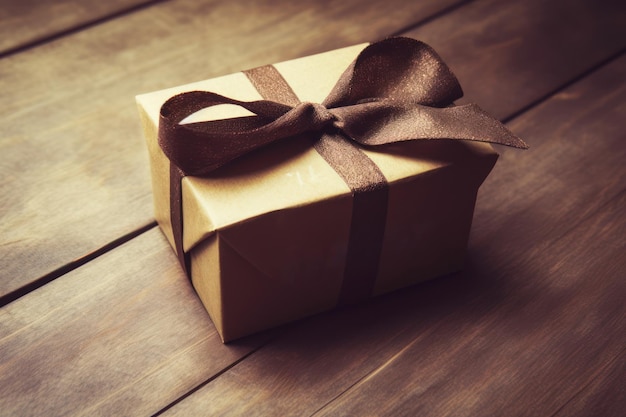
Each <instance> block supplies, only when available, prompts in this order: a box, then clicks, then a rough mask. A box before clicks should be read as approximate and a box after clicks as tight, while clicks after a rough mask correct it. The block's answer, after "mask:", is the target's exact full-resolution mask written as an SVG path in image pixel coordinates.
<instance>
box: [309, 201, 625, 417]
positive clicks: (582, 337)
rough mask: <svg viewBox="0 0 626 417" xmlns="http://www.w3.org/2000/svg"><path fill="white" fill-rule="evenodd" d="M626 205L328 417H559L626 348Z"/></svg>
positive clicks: (413, 347)
mask: <svg viewBox="0 0 626 417" xmlns="http://www.w3.org/2000/svg"><path fill="white" fill-rule="evenodd" d="M625 204H626V193H622V194H621V195H620V198H616V199H614V200H612V202H611V203H610V204H609V205H608V206H607V207H606V208H604V209H603V210H602V211H601V212H600V213H598V214H597V215H595V216H591V217H589V218H588V219H587V221H584V222H582V223H581V224H580V225H579V227H577V228H576V229H574V230H573V231H572V232H570V233H567V235H566V236H564V237H563V238H562V239H558V240H557V241H555V242H552V243H551V245H550V246H551V249H550V250H549V251H546V252H547V253H546V256H543V257H541V258H540V259H539V261H537V260H536V259H535V258H530V259H528V257H525V258H526V259H525V261H526V264H527V265H528V264H532V266H533V267H534V268H535V271H534V274H528V273H526V274H523V272H520V271H521V270H522V268H521V267H520V268H517V269H516V270H514V272H516V273H517V275H518V279H524V278H525V279H527V280H528V281H527V282H526V283H523V282H515V281H516V279H508V280H506V284H505V285H504V287H505V288H504V290H505V291H506V292H507V294H506V295H500V300H498V302H497V303H495V305H494V303H493V300H494V299H495V297H497V295H496V294H493V293H492V294H489V296H486V297H483V299H482V300H479V301H477V302H476V304H473V305H470V306H467V307H466V308H464V309H461V310H460V311H457V312H456V314H455V315H454V316H452V317H450V318H448V319H447V320H446V323H445V324H443V325H442V326H440V327H439V328H438V329H437V331H436V332H435V333H434V334H433V335H432V336H431V338H429V339H428V340H424V339H423V338H421V339H417V340H416V341H415V342H412V343H410V344H409V345H407V346H406V347H405V348H404V349H403V350H402V351H401V352H400V353H399V354H398V355H396V356H395V357H393V358H392V359H391V360H390V361H388V362H387V363H385V364H384V365H383V366H381V367H379V368H377V369H376V370H375V371H373V372H371V373H370V374H369V375H367V376H366V377H365V378H364V379H363V380H362V381H359V383H358V384H356V385H355V386H353V387H350V389H349V390H348V391H347V392H345V393H342V395H341V396H340V397H339V398H338V399H337V400H336V401H334V402H333V403H331V404H330V405H329V406H328V407H326V408H324V409H323V410H322V412H320V413H319V415H321V416H324V415H331V416H336V415H362V414H363V412H365V411H367V412H369V413H373V414H374V415H414V414H419V415H432V416H441V415H459V416H475V415H499V414H503V413H506V414H507V415H512V416H522V415H528V416H536V415H545V416H551V415H554V413H555V412H557V411H558V410H559V409H561V407H562V406H563V405H564V404H566V403H567V402H569V401H570V399H571V398H572V397H574V396H575V395H576V394H577V393H578V392H579V391H580V390H581V388H583V387H585V386H586V385H588V384H589V382H590V381H592V380H593V378H594V377H595V375H596V373H597V371H598V369H602V368H603V367H604V366H606V365H607V364H614V363H615V360H616V358H617V357H618V356H620V354H621V353H622V351H623V349H624V346H626V332H624V330H625V329H626V307H625V306H624V303H623V300H624V296H625V295H626V284H625V283H624V281H623V279H621V278H622V271H623V270H624V268H625V267H626V256H625V255H624V253H626V245H625V244H624V242H623V236H624V235H625V234H626V221H624V220H625V218H624V216H623V208H624V205H625ZM600 239H606V240H608V241H609V242H611V244H610V245H608V246H601V245H594V242H596V241H598V240H600ZM587 246H591V248H588V247H587ZM548 255H549V256H550V257H552V258H553V259H554V258H557V259H559V262H558V263H556V264H555V262H554V260H553V259H550V257H549V256H548ZM536 271H542V272H540V273H536ZM543 271H545V272H543ZM533 275H534V276H535V277H536V278H535V279H532V278H533ZM590 277H597V279H590ZM487 305H489V308H488V309H484V307H485V306H487ZM471 313H473V316H471V315H470V314H471ZM476 313H478V314H476ZM468 317H471V321H470V320H468ZM363 398H367V400H366V401H359V399H363ZM625 405H626V403H622V404H621V406H620V407H619V409H620V411H621V412H623V409H624V406H625ZM611 408H615V407H611ZM570 411H572V412H573V411H574V409H573V408H572V409H571V410H570ZM567 415H580V416H586V415H588V414H585V413H582V414H569V413H568V414H567ZM601 415H605V414H601ZM612 415H615V416H617V415H618V414H612ZM619 415H621V414H619Z"/></svg>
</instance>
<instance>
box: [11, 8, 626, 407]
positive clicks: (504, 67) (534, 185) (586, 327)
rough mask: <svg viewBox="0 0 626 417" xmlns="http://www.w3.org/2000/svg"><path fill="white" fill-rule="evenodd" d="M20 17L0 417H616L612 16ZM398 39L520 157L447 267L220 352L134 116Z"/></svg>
mask: <svg viewBox="0 0 626 417" xmlns="http://www.w3.org/2000/svg"><path fill="white" fill-rule="evenodd" d="M38 3H44V2H34V1H24V2H21V3H18V2H11V1H10V0H6V1H5V0H1V1H0V5H1V6H2V7H0V17H2V19H1V20H0V22H1V23H0V39H1V40H2V41H1V42H0V103H2V106H0V174H1V177H0V178H2V179H1V180H0V195H2V198H1V199H0V301H1V303H0V306H2V307H1V308H0V415H7V416H9V415H10V416H14V415H90V416H91V415H154V414H166V415H185V416H187V415H312V414H319V415H390V416H397V415H407V416H408V415H433V416H442V415H529V416H537V415H545V416H552V415H558V416H571V415H576V416H589V415H592V416H593V415H602V416H619V415H622V413H623V409H626V395H625V394H624V392H625V391H624V383H623V381H624V377H625V376H626V374H625V373H624V364H625V363H626V361H625V359H626V357H625V351H626V304H625V303H624V299H625V296H626V281H624V279H623V278H624V270H626V243H625V242H626V240H625V239H624V236H626V210H625V208H624V207H626V194H625V193H624V188H625V185H626V168H625V164H624V161H626V146H625V145H624V140H626V137H625V134H624V131H623V126H624V122H623V120H624V118H625V117H626V86H625V83H624V80H625V79H626V58H625V57H624V55H623V52H624V46H625V44H626V42H625V40H626V7H625V6H624V5H622V2H617V1H595V0H576V1H565V0H561V1H554V2H544V1H540V0H531V1H526V2H513V1H510V2H506V1H504V2H503V1H495V0H491V1H490V0H484V1H474V2H469V1H452V0H450V1H447V2H440V1H435V0H430V1H423V2H404V1H402V0H388V1H384V2H383V1H379V0H375V1H374V0H372V1H367V2H362V1H357V0H346V1H343V2H331V1H313V0H308V1H304V2H298V3H294V2H287V1H275V0H274V1H266V2H258V1H252V0H249V1H225V0H214V1H208V0H205V1H191V0H188V1H187V0H179V1H168V2H164V1H152V2H148V1H131V0H126V1H123V0H118V1H113V2H104V3H103V4H102V5H99V6H94V7H92V8H89V9H86V8H84V7H81V4H82V2H76V1H71V0H67V1H63V2H56V3H52V2H47V3H46V4H38ZM105 4H106V5H105ZM381 10H384V13H381ZM59 11H62V13H61V14H62V17H56V16H57V15H59V13H60V12H59ZM5 16H9V17H10V19H8V20H7V19H4V17H5ZM50 16H54V18H50ZM18 29H20V30H18ZM393 34H404V35H407V36H411V37H414V38H417V39H421V40H424V41H426V42H427V43H429V44H431V45H432V46H433V47H434V48H435V49H436V50H437V51H438V52H439V53H440V54H441V55H442V56H443V58H444V59H445V60H446V62H447V63H448V64H449V65H450V66H451V67H452V69H453V71H454V72H455V73H456V75H457V76H458V78H459V79H460V81H461V84H462V85H463V87H464V90H465V91H466V98H465V99H463V100H464V101H474V102H477V103H479V104H480V105H481V106H482V107H483V108H485V109H487V110H488V111H489V112H491V113H492V114H494V115H496V116H497V117H499V118H500V119H502V120H505V121H507V123H508V125H509V127H510V128H511V129H512V130H513V131H514V132H516V133H517V134H519V135H520V136H522V137H523V138H524V139H525V140H526V141H527V142H528V143H529V144H530V145H531V149H530V150H528V151H526V152H519V151H516V150H510V149H499V151H501V158H500V160H499V162H498V164H497V165H496V168H495V169H494V171H493V172H492V174H491V175H490V177H489V178H488V179H487V181H486V182H485V184H484V185H483V187H482V188H481V191H480V193H479V199H478V204H477V208H476V212H475V220H474V225H473V230H472V236H471V240H470V248H469V259H468V265H467V267H466V269H465V270H464V271H463V272H461V273H458V274H454V275H451V276H447V277H442V278H440V279H437V280H434V281H431V282H428V283H424V284H421V285H418V286H416V287H413V288H410V289H407V290H404V291H400V292H396V293H393V294H390V295H387V296H384V297H380V298H378V299H374V300H371V301H369V302H367V303H364V304H362V305H359V306H355V307H351V308H345V309H342V310H338V311H334V312H330V313H326V314H322V315H319V316H316V317H312V318H310V319H306V320H303V321H300V322H297V323H293V324H291V325H288V326H284V327H282V328H279V329H275V330H273V331H269V332H265V333H261V334H259V335H255V336H252V337H249V338H246V339H243V340H240V341H238V342H235V343H232V344H228V345H223V344H221V342H220V341H219V337H218V336H217V334H216V332H215V329H214V328H213V325H212V324H211V322H210V320H209V319H208V317H207V315H206V313H205V311H204V309H203V307H202V306H201V304H200V302H199V301H198V300H197V298H196V296H195V295H194V293H193V290H192V289H191V288H190V287H189V285H188V282H187V281H186V278H185V277H184V276H183V274H182V272H181V271H180V268H179V267H178V265H177V263H176V259H175V256H174V255H173V253H172V251H171V249H170V247H169V246H168V245H167V242H166V241H165V239H164V238H163V237H162V235H161V233H160V231H159V230H158V229H157V228H156V227H155V226H154V222H153V218H152V207H151V195H150V192H151V191H150V186H149V178H148V167H147V155H146V150H145V146H144V144H143V139H142V137H141V132H140V130H139V122H138V116H137V112H136V109H135V107H134V101H133V96H134V95H135V94H139V93H143V92H147V91H151V90H156V89H159V88H165V87H169V86H173V85H177V84H182V83H186V82H191V81H196V80H200V79H204V78H208V77H212V76H216V75H220V74H225V73H229V72H233V71H237V70H240V69H244V68H250V67H254V66H258V65H262V64H267V63H271V62H276V61H281V60H285V59H289V58H293V57H297V56H303V55H307V54H311V53H316V52H321V51H324V50H328V49H332V48H336V47H341V46H346V45H349V44H354V43H359V42H363V41H372V40H377V39H381V38H383V37H386V36H389V35H393Z"/></svg>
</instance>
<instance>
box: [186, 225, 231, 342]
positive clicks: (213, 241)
mask: <svg viewBox="0 0 626 417" xmlns="http://www.w3.org/2000/svg"><path fill="white" fill-rule="evenodd" d="M191 275H192V280H191V281H192V283H193V287H194V288H195V290H196V292H197V293H198V297H200V300H201V301H202V304H204V307H205V308H206V310H207V311H208V313H209V316H210V317H211V320H212V321H213V324H214V325H215V328H216V329H217V332H218V333H219V334H220V336H221V337H222V340H224V324H223V319H222V297H221V293H222V288H221V281H220V275H221V271H220V245H219V239H218V236H217V235H213V236H211V237H209V238H207V239H205V240H204V241H202V242H201V243H200V244H199V245H198V246H196V247H195V248H194V249H193V250H192V251H191Z"/></svg>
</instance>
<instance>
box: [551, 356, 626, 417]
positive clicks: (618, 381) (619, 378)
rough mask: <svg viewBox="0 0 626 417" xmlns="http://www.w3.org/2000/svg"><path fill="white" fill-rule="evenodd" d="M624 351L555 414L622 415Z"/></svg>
mask: <svg viewBox="0 0 626 417" xmlns="http://www.w3.org/2000/svg"><path fill="white" fill-rule="evenodd" d="M624 353H625V352H624V351H622V353H621V355H619V356H617V357H616V358H615V360H614V361H613V362H611V363H609V364H608V365H607V366H605V367H604V368H601V369H600V370H599V371H598V373H597V375H596V377H595V378H594V379H593V380H592V381H591V382H590V383H589V384H588V385H587V386H585V387H584V388H583V389H582V390H581V391H580V392H579V393H578V394H576V396H575V397H573V398H572V399H571V400H570V401H569V402H568V403H567V404H565V405H564V406H563V407H562V408H561V409H560V410H559V411H557V412H556V413H555V414H554V415H555V416H558V417H561V416H591V415H598V416H621V415H622V414H623V413H624V405H626V389H624V381H626V357H625V356H624Z"/></svg>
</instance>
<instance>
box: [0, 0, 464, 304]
mask: <svg viewBox="0 0 626 417" xmlns="http://www.w3.org/2000/svg"><path fill="white" fill-rule="evenodd" d="M456 1H458V0H447V1H438V0H428V1H423V2H404V1H403V0H385V1H383V0H372V1H369V2H367V3H364V2H361V1H359V0H347V1H343V2H333V1H319V0H307V1H304V2H298V3H294V2H289V1H286V0H285V1H273V2H271V4H270V3H267V4H266V3H260V2H257V1H253V0H242V1H238V2H232V1H217V2H216V1H210V0H204V1H195V0H180V1H177V2H172V3H162V4H159V5H157V6H154V7H150V8H148V9H145V10H142V11H141V12H138V13H134V14H130V15H126V16H123V18H120V19H115V20H113V21H110V22H106V23H105V24H102V25H98V26H96V27H93V28H91V29H90V30H87V31H83V32H79V33H74V34H72V36H68V37H67V38H63V39H59V40H57V41H55V42H52V43H48V44H45V45H42V46H40V47H38V48H35V49H32V50H28V51H24V52H23V53H20V54H16V55H11V56H9V57H5V58H4V59H2V60H0V102H2V107H1V108H0V132H2V133H1V136H0V138H1V141H0V154H1V155H2V159H0V178H2V179H1V180H0V194H1V195H2V196H3V197H2V201H1V203H0V204H1V206H0V216H1V219H2V220H1V221H0V299H2V297H3V296H4V300H3V301H4V302H7V301H9V300H10V299H13V298H15V297H16V296H19V295H21V294H22V293H23V292H24V288H25V286H28V285H29V284H32V283H33V282H45V281H47V280H49V279H52V278H54V277H56V276H58V275H59V274H60V272H59V271H61V272H62V270H63V267H64V266H65V265H67V264H68V263H70V262H72V261H74V260H77V259H78V260H80V259H81V258H85V257H88V256H89V254H90V253H92V252H94V251H96V250H98V249H99V248H101V247H103V246H104V245H106V244H107V243H109V242H111V241H113V240H115V239H117V238H119V237H120V236H123V235H125V234H127V233H130V232H132V231H134V230H137V229H139V228H142V227H144V226H145V225H146V224H149V223H150V222H152V218H153V216H152V197H151V190H150V185H149V184H150V182H149V171H148V166H147V164H148V161H147V152H146V149H145V145H144V143H143V139H142V134H141V131H140V127H139V118H138V114H137V110H136V107H135V104H134V95H135V94H138V93H142V92H148V91H153V90H157V89H161V88H165V87H171V86H173V85H178V84H183V83H186V82H191V81H197V80H201V79H205V78H209V77H212V76H216V75H220V74H226V73H230V72H235V71H239V70H241V69H244V68H250V67H254V66H258V65H261V64H267V63H271V62H276V61H281V60H285V59H289V58H294V57H297V56H303V55H307V54H310V53H314V52H320V51H323V50H328V49H333V48H336V47H340V46H345V45H348V44H355V43H359V42H363V41H364V40H367V39H372V38H380V37H383V36H384V35H385V34H388V33H390V32H393V31H394V30H398V29H399V28H401V27H404V26H406V25H410V24H412V23H414V22H416V21H419V20H420V19H423V18H425V17H428V16H430V15H431V14H433V13H435V12H437V11H440V10H442V9H443V8H445V7H447V6H448V5H450V4H455V2H456ZM381 7H384V8H385V10H386V13H385V14H384V15H383V16H382V17H381V16H379V14H380V9H381ZM207 22H210V24H209V23H207ZM129 40H132V42H131V41H129ZM68 213H72V215H71V220H69V218H70V216H68ZM38 280H40V281H38ZM0 304H1V303H0Z"/></svg>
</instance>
